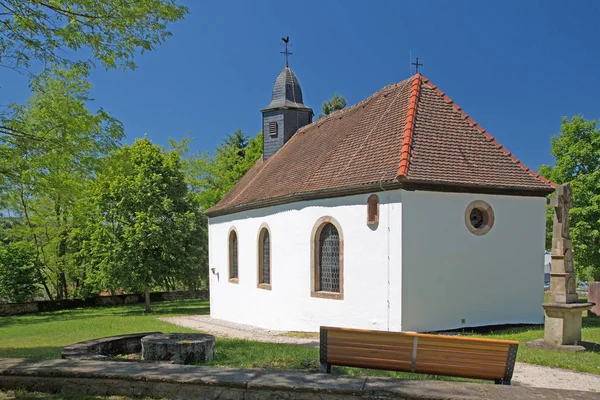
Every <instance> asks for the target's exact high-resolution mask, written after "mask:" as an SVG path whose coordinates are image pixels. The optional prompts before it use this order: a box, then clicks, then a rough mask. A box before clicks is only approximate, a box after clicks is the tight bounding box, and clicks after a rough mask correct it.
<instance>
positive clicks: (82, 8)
mask: <svg viewBox="0 0 600 400" xmlns="http://www.w3.org/2000/svg"><path fill="white" fill-rule="evenodd" d="M0 6H1V8H0V10H1V12H0V44H1V46H0V65H1V66H3V67H9V68H29V67H30V66H31V63H32V62H33V61H39V62H40V63H41V64H42V65H46V64H48V63H59V64H71V63H73V62H83V63H87V64H91V63H92V62H93V60H99V61H100V62H101V63H102V65H104V66H105V67H106V68H115V67H117V66H120V67H122V68H124V69H128V68H131V69H133V68H135V62H134V60H133V58H134V56H135V53H136V52H137V51H141V52H142V53H143V52H145V51H151V50H153V49H154V47H155V46H157V45H159V44H161V43H162V42H163V41H164V40H165V39H166V38H167V37H169V36H171V33H170V32H169V31H168V30H167V24H168V23H170V22H175V21H178V20H180V19H182V18H183V17H184V16H185V15H186V14H187V12H188V10H187V8H186V7H184V6H182V5H178V4H177V1H176V0H144V1H121V0H102V1H89V0H45V1H33V0H2V1H1V2H0ZM65 49H69V50H72V52H65V51H64V50H65ZM81 49H85V50H87V51H86V52H84V53H81V52H77V51H78V50H81ZM75 54H76V55H78V56H83V54H89V56H88V58H87V59H85V58H84V59H78V60H72V59H71V58H69V55H71V56H72V55H75Z"/></svg>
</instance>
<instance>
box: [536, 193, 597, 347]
mask: <svg viewBox="0 0 600 400" xmlns="http://www.w3.org/2000/svg"><path fill="white" fill-rule="evenodd" d="M572 203H573V199H572V192H571V186H570V185H569V184H568V183H566V184H564V185H560V186H558V187H557V188H556V195H555V196H554V198H552V199H551V200H550V206H551V207H552V208H554V226H553V231H552V253H551V257H552V263H551V265H550V295H549V299H548V303H544V304H542V306H543V307H544V311H545V312H546V319H545V324H544V340H543V343H541V341H533V342H530V343H531V345H530V343H527V345H528V346H531V347H553V348H556V349H564V350H571V351H577V350H584V347H583V346H580V344H581V313H582V311H585V310H589V309H590V308H592V306H593V303H579V302H578V297H577V291H576V285H575V268H574V265H573V247H572V243H571V237H570V236H569V209H570V208H571V206H572Z"/></svg>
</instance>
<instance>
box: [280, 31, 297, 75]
mask: <svg viewBox="0 0 600 400" xmlns="http://www.w3.org/2000/svg"><path fill="white" fill-rule="evenodd" d="M281 40H283V43H284V45H285V51H282V52H281V54H285V67H286V68H289V64H288V56H291V55H292V54H294V53H290V52H289V51H288V46H291V44H289V43H290V37H289V36H286V37H284V38H281Z"/></svg>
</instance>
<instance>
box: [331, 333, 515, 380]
mask: <svg viewBox="0 0 600 400" xmlns="http://www.w3.org/2000/svg"><path fill="white" fill-rule="evenodd" d="M518 346H519V342H516V341H513V340H491V339H477V338H468V337H458V336H443V335H428V334H420V333H412V332H386V331H369V330H362V329H346V328H331V327H321V346H320V350H321V351H320V352H321V354H320V361H321V372H327V373H328V372H331V366H332V365H340V366H347V367H359V368H374V369H385V370H392V371H404V372H413V373H417V374H430V375H446V376H455V377H461V378H474V379H485V380H493V381H494V382H495V383H497V384H504V385H510V381H511V379H512V375H513V369H514V366H515V360H516V357H517V348H518Z"/></svg>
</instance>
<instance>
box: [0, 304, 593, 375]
mask: <svg viewBox="0 0 600 400" xmlns="http://www.w3.org/2000/svg"><path fill="white" fill-rule="evenodd" d="M153 311H154V312H153V313H151V314H145V313H144V311H143V306H141V305H137V304H136V305H128V306H121V307H98V308H85V309H75V310H65V311H55V312H49V313H39V314H30V315H18V316H13V317H2V318H0V357H17V358H45V359H52V358H60V352H61V349H62V348H63V347H64V346H66V345H69V344H73V343H76V342H80V341H83V340H89V339H94V338H99V337H105V336H112V335H119V334H127V333H136V332H149V331H161V332H165V333H168V332H196V331H194V330H191V329H186V328H182V327H179V326H176V325H173V324H169V323H166V322H162V321H159V320H158V319H157V318H158V317H168V316H180V315H197V314H208V312H209V304H208V302H207V301H202V300H183V301H173V302H157V303H154V304H153ZM466 334H467V335H472V336H478V337H487V338H497V339H512V340H518V341H519V342H520V346H519V353H518V358H517V360H518V361H524V362H529V363H532V364H538V365H545V366H551V367H560V368H570V369H573V370H576V371H582V372H592V373H595V374H600V353H594V352H584V353H568V352H553V351H547V350H536V349H529V348H527V347H525V343H526V342H527V341H529V340H532V339H539V338H542V337H543V335H544V330H543V327H541V326H540V327H519V328H510V329H502V330H496V331H493V332H490V333H488V334H485V335H481V334H473V333H466ZM292 335H293V336H296V337H307V338H317V337H318V336H317V335H315V334H311V333H309V334H307V333H303V332H294V333H293V334H292ZM582 337H583V340H585V341H589V342H595V343H600V319H592V318H584V319H583V332H582ZM318 359H319V350H318V349H317V348H310V347H304V346H297V345H287V344H275V343H261V342H253V341H247V340H237V339H225V338H223V339H221V338H217V346H216V348H215V356H214V358H213V360H212V361H210V362H208V363H207V364H208V365H212V366H219V367H231V368H258V369H293V370H304V371H318V368H319V363H318ZM334 372H335V373H339V374H348V375H374V376H388V377H396V378H409V379H438V378H437V377H431V376H425V375H416V374H407V373H400V372H390V371H375V370H364V369H357V368H336V367H334ZM439 379H442V378H439ZM443 379H450V380H454V379H452V378H443ZM457 380H458V379H457Z"/></svg>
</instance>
